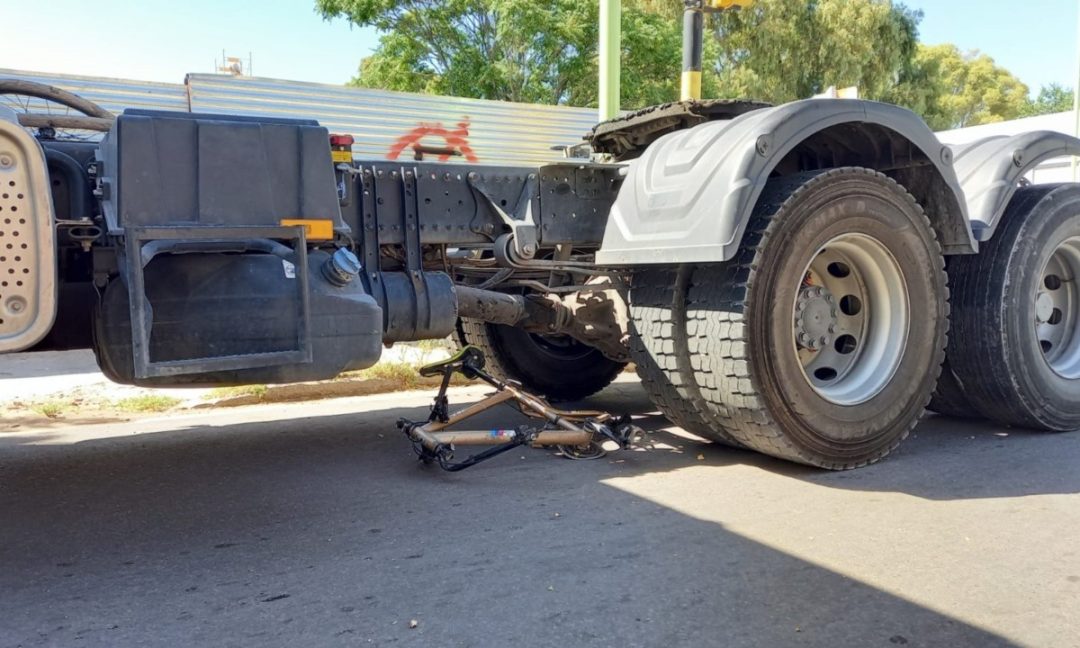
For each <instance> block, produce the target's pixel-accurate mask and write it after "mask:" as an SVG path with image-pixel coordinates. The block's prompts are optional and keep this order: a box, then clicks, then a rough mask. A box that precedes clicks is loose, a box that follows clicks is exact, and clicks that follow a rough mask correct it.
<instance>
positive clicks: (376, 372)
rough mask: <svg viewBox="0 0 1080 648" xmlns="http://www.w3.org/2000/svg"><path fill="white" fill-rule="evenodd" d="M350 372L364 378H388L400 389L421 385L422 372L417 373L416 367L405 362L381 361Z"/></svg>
mask: <svg viewBox="0 0 1080 648" xmlns="http://www.w3.org/2000/svg"><path fill="white" fill-rule="evenodd" d="M350 373H354V374H355V377H357V378H361V379H363V380H387V381H389V382H391V383H393V384H394V386H395V387H396V388H398V389H414V388H416V387H418V386H419V385H420V374H418V373H416V367H414V366H413V365H411V364H408V363H405V362H380V363H379V364H377V365H375V366H374V367H368V368H367V369H361V370H360V371H357V372H350Z"/></svg>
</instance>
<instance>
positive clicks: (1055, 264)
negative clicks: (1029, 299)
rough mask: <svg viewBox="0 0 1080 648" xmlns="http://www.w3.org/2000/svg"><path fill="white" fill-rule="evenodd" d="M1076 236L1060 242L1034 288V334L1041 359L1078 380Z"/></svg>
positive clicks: (1079, 245)
mask: <svg viewBox="0 0 1080 648" xmlns="http://www.w3.org/2000/svg"><path fill="white" fill-rule="evenodd" d="M1078 276H1080V237H1074V238H1070V239H1067V240H1065V241H1063V242H1062V243H1061V244H1060V245H1058V247H1057V248H1056V249H1055V250H1054V252H1053V253H1052V254H1051V255H1050V258H1049V259H1048V260H1047V262H1046V266H1045V267H1044V268H1043V271H1042V274H1041V276H1040V281H1039V285H1038V286H1037V287H1036V289H1035V322H1034V326H1035V335H1036V337H1037V338H1038V341H1039V348H1040V349H1041V350H1042V354H1043V358H1045V359H1046V362H1047V363H1048V364H1049V365H1050V368H1051V369H1052V370H1053V371H1054V372H1055V373H1057V374H1058V375H1060V376H1061V377H1063V378H1068V379H1076V378H1080V330H1078V329H1080V287H1078V286H1077V281H1076V278H1077V277H1078Z"/></svg>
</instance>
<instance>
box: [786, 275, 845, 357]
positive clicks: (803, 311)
mask: <svg viewBox="0 0 1080 648" xmlns="http://www.w3.org/2000/svg"><path fill="white" fill-rule="evenodd" d="M838 315H839V310H838V309H837V306H836V298H835V297H833V294H832V293H831V292H829V290H828V289H827V288H824V287H821V286H803V287H802V288H801V289H800V290H799V297H798V299H797V300H796V302H795V333H796V341H797V342H798V344H799V346H801V347H803V348H804V349H810V350H812V351H816V350H817V349H821V348H823V347H826V346H828V345H829V344H832V339H833V338H832V336H833V333H835V332H836V327H837V317H838Z"/></svg>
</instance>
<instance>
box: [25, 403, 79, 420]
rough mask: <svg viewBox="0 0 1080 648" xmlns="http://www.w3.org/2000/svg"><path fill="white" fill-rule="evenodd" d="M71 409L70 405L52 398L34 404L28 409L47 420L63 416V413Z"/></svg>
mask: <svg viewBox="0 0 1080 648" xmlns="http://www.w3.org/2000/svg"><path fill="white" fill-rule="evenodd" d="M71 407H72V404H71V403H69V402H67V401H64V400H59V399H55V398H54V399H49V400H47V401H41V402H39V403H34V404H32V405H31V406H30V409H31V410H33V411H35V412H37V413H38V414H41V415H42V416H47V417H49V418H59V417H61V416H63V414H64V412H66V411H68V410H69V409H71Z"/></svg>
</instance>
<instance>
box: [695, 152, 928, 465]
mask: <svg viewBox="0 0 1080 648" xmlns="http://www.w3.org/2000/svg"><path fill="white" fill-rule="evenodd" d="M947 295H948V289H947V285H946V276H945V271H944V260H943V257H942V255H941V248H940V246H939V245H938V242H937V239H936V237H935V235H934V231H933V229H932V228H931V227H930V223H929V221H928V219H927V218H926V216H925V215H924V214H923V211H922V209H921V208H920V207H919V205H918V203H916V202H915V199H914V198H912V197H911V196H910V195H909V194H908V193H907V192H906V191H904V189H903V188H901V187H900V186H899V185H897V184H896V183H895V182H893V181H892V180H890V179H889V178H887V177H886V176H884V175H882V174H880V173H877V172H875V171H872V170H869V169H863V168H841V169H831V170H826V171H815V172H810V173H804V174H799V175H796V176H788V177H783V178H778V179H776V180H774V181H772V182H770V183H769V184H768V185H767V186H766V189H765V192H764V194H763V195H762V197H761V199H760V200H759V203H758V206H757V207H756V208H755V211H754V214H753V215H752V217H751V219H750V222H749V224H748V226H747V229H746V232H745V234H744V235H743V238H742V246H741V247H740V249H739V251H738V253H737V254H736V256H735V257H734V258H733V259H732V260H731V261H728V262H726V263H723V264H716V265H702V266H699V267H698V268H697V269H696V270H695V272H694V276H693V279H692V283H691V285H690V288H689V303H688V306H687V308H688V311H687V331H688V334H689V339H688V347H687V353H688V354H689V355H690V357H691V358H692V359H696V361H697V362H698V363H699V366H700V367H701V370H700V372H699V375H698V385H699V388H700V392H701V395H702V399H703V405H704V406H705V407H706V408H708V409H709V410H710V411H711V413H712V414H713V417H714V418H715V419H716V420H717V421H718V422H722V423H723V425H724V427H725V428H726V429H727V430H728V431H729V432H730V433H731V434H732V435H733V436H734V437H735V438H737V439H738V440H739V441H740V442H742V443H743V444H744V445H746V446H748V447H750V448H753V449H755V450H759V451H761V452H764V453H766V454H770V455H773V456H775V457H780V458H783V459H788V460H791V461H797V462H800V463H805V464H810V465H814V466H820V467H823V468H829V469H848V468H855V467H858V466H862V465H865V464H868V463H871V462H874V461H877V460H878V459H881V458H882V457H884V456H885V455H887V454H888V453H889V452H890V451H891V450H892V449H893V448H895V447H896V446H897V445H898V444H899V443H900V441H901V440H903V438H904V437H906V436H907V434H908V432H909V431H910V430H911V428H912V427H914V426H915V424H916V422H918V420H919V417H920V416H921V415H922V413H923V411H924V410H925V407H926V404H927V403H928V402H929V400H930V394H931V392H932V391H933V389H934V383H935V382H936V381H937V377H938V373H939V371H940V366H941V362H942V359H943V357H944V352H945V336H946V330H947V327H948V300H947Z"/></svg>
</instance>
